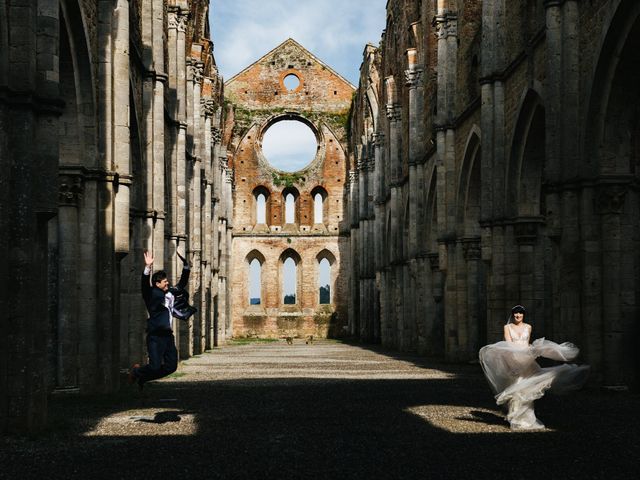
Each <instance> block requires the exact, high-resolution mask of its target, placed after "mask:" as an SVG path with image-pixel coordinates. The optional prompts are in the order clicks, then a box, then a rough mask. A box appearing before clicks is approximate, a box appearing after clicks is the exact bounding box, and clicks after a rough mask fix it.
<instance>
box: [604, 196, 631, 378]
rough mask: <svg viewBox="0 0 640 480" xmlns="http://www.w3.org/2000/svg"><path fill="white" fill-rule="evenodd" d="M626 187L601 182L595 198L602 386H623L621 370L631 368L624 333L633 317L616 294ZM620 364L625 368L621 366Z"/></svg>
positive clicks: (620, 277)
mask: <svg viewBox="0 0 640 480" xmlns="http://www.w3.org/2000/svg"><path fill="white" fill-rule="evenodd" d="M627 190H628V189H627V187H626V186H623V185H615V184H613V185H601V186H600V187H599V189H598V194H597V197H596V208H597V213H598V214H599V215H600V217H601V225H602V291H603V292H602V308H603V312H604V315H605V320H604V325H603V327H604V332H603V339H604V341H603V358H604V365H603V372H602V374H603V379H602V380H603V382H604V384H605V385H625V384H626V382H627V381H628V380H629V378H625V374H627V371H625V370H627V369H629V370H630V369H631V368H632V367H631V366H630V365H629V362H631V359H632V358H633V355H632V352H630V351H628V350H627V349H626V348H625V346H626V340H627V339H626V338H625V335H630V334H631V332H632V331H633V330H632V328H631V326H632V324H633V322H634V321H637V318H636V319H632V318H625V315H623V311H622V310H623V305H622V298H621V294H620V292H622V291H623V290H624V288H623V285H622V282H623V275H622V268H621V259H622V255H623V252H622V239H621V238H620V230H621V214H622V211H623V207H624V204H625V197H626V195H627ZM631 343H632V344H633V342H631ZM634 345H635V344H634ZM622 365H624V366H625V367H626V368H621V366H622ZM627 365H629V366H627Z"/></svg>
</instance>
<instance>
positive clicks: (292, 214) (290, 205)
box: [284, 193, 296, 223]
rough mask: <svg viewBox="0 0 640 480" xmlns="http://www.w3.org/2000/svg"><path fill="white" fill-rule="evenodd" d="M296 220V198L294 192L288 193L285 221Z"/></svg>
mask: <svg viewBox="0 0 640 480" xmlns="http://www.w3.org/2000/svg"><path fill="white" fill-rule="evenodd" d="M295 221H296V199H295V197H294V196H293V193H287V195H286V196H285V197H284V222H285V223H295Z"/></svg>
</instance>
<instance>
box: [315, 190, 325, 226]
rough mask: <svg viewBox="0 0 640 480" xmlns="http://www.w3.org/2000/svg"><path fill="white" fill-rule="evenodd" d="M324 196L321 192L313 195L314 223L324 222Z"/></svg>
mask: <svg viewBox="0 0 640 480" xmlns="http://www.w3.org/2000/svg"><path fill="white" fill-rule="evenodd" d="M323 203H324V202H323V198H322V195H321V194H320V193H316V194H315V196H314V197H313V223H322V222H323V221H324V219H323V217H322V210H323V208H324V206H323Z"/></svg>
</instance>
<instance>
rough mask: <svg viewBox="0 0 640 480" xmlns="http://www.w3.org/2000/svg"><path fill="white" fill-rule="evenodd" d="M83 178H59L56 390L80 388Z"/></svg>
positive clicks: (66, 175)
mask: <svg viewBox="0 0 640 480" xmlns="http://www.w3.org/2000/svg"><path fill="white" fill-rule="evenodd" d="M82 190H83V185H82V176H81V175H80V174H79V172H75V174H74V173H72V172H65V174H64V175H61V177H60V195H59V207H58V222H57V224H58V235H57V238H58V265H59V266H58V282H57V283H58V284H57V287H58V292H57V303H58V308H57V325H56V346H57V355H56V357H57V358H56V367H57V368H56V382H55V385H56V387H57V388H64V389H67V388H73V387H77V386H78V368H77V365H78V357H77V355H78V340H79V339H78V333H79V332H78V297H77V296H76V295H69V292H73V291H74V290H75V289H76V284H77V281H78V260H79V254H78V253H79V243H78V235H79V220H78V208H79V201H80V198H81V196H82Z"/></svg>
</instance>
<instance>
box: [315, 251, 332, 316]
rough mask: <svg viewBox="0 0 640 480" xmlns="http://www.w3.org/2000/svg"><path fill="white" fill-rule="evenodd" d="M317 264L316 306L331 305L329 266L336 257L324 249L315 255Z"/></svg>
mask: <svg viewBox="0 0 640 480" xmlns="http://www.w3.org/2000/svg"><path fill="white" fill-rule="evenodd" d="M316 260H317V262H318V304H320V305H328V304H330V303H331V266H332V265H333V263H334V262H335V261H336V257H335V256H334V255H333V253H331V252H330V251H329V250H327V249H324V250H322V251H321V252H320V253H318V255H316Z"/></svg>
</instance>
